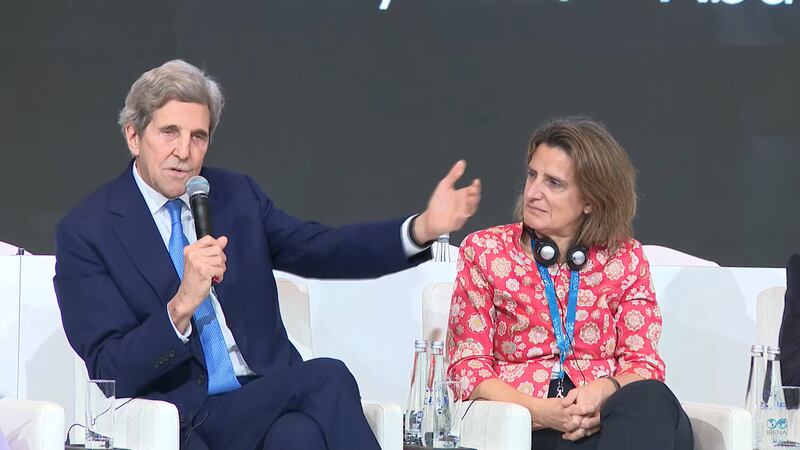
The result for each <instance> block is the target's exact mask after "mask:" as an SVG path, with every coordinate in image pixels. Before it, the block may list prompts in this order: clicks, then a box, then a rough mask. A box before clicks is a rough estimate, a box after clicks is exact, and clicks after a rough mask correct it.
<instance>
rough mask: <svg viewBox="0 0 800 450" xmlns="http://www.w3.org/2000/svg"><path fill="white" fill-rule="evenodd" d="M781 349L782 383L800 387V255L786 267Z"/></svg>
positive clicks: (792, 259) (780, 338)
mask: <svg viewBox="0 0 800 450" xmlns="http://www.w3.org/2000/svg"><path fill="white" fill-rule="evenodd" d="M778 345H779V346H780V347H781V372H782V373H781V381H783V384H784V386H800V384H798V383H800V254H795V255H792V257H791V258H789V263H788V264H787V265H786V297H785V299H784V307H783V321H782V322H781V332H780V335H779V338H778Z"/></svg>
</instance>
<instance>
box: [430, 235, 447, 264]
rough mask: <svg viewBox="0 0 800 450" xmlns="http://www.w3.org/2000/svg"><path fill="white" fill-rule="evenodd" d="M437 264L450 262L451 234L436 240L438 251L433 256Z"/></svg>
mask: <svg viewBox="0 0 800 450" xmlns="http://www.w3.org/2000/svg"><path fill="white" fill-rule="evenodd" d="M433 260H434V261H436V262H450V234H448V233H445V234H442V235H440V236H439V237H438V238H436V250H435V252H434V254H433Z"/></svg>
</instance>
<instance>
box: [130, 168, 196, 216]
mask: <svg viewBox="0 0 800 450" xmlns="http://www.w3.org/2000/svg"><path fill="white" fill-rule="evenodd" d="M131 170H133V179H134V181H136V186H137V187H139V192H141V193H142V197H144V202H145V203H147V208H148V209H150V214H152V215H155V214H156V213H157V212H158V211H159V210H160V209H161V208H163V207H164V205H166V204H167V202H168V201H170V200H172V199H170V198H167V197H165V196H164V195H163V194H161V193H160V192H158V191H157V190H155V189H153V188H152V187H150V185H149V184H147V183H146V182H145V181H144V180H143V179H142V177H141V176H139V171H138V170H136V161H134V162H133V164H132V165H131ZM178 198H179V199H181V201H183V203H184V204H185V205H186V206H187V207H188V206H189V194H187V193H186V192H184V193H183V195H181V196H180V197H178Z"/></svg>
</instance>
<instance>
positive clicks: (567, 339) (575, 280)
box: [536, 262, 581, 382]
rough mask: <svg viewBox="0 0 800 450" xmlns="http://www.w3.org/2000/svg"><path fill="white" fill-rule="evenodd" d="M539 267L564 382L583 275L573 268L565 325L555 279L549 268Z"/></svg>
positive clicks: (560, 376)
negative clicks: (562, 321)
mask: <svg viewBox="0 0 800 450" xmlns="http://www.w3.org/2000/svg"><path fill="white" fill-rule="evenodd" d="M536 267H537V268H538V269H539V275H541V277H542V282H543V283H544V292H545V294H547V303H548V304H549V305H550V321H551V322H552V323H553V334H554V335H555V338H556V345H558V352H559V355H558V357H559V361H560V362H561V370H560V371H559V372H558V379H559V380H560V381H562V382H563V380H564V360H566V359H567V353H569V350H570V347H571V346H572V342H573V339H572V338H573V336H574V335H575V311H576V310H577V309H578V286H579V285H580V282H581V276H580V274H578V271H577V270H573V271H572V273H571V274H570V276H569V296H568V300H567V317H566V318H565V323H564V326H563V327H562V325H561V314H560V313H559V312H558V302H557V301H556V290H555V288H554V287H553V279H552V278H550V272H548V271H547V269H546V268H545V267H544V266H542V265H541V264H539V263H538V262H537V263H536Z"/></svg>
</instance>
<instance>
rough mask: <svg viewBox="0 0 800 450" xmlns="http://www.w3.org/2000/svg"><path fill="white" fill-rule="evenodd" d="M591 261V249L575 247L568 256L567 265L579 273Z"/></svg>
mask: <svg viewBox="0 0 800 450" xmlns="http://www.w3.org/2000/svg"><path fill="white" fill-rule="evenodd" d="M588 260H589V249H587V248H586V247H584V246H582V245H573V246H572V248H571V249H570V251H569V255H568V256H567V265H568V266H569V268H570V269H572V270H575V271H578V270H581V268H583V266H584V265H585V264H586V261H588Z"/></svg>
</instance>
